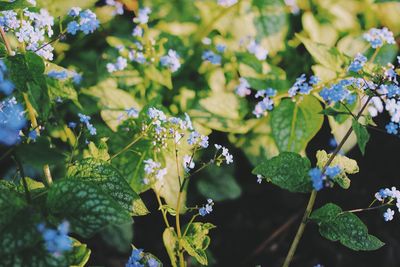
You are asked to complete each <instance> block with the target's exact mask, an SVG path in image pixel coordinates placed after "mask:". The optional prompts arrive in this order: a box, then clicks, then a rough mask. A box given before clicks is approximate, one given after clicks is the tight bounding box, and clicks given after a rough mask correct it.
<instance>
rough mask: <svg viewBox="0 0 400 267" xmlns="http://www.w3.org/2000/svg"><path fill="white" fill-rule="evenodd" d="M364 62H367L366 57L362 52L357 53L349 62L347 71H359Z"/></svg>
mask: <svg viewBox="0 0 400 267" xmlns="http://www.w3.org/2000/svg"><path fill="white" fill-rule="evenodd" d="M365 62H367V58H366V57H365V56H363V55H362V54H360V53H358V54H357V55H356V57H355V58H354V60H353V61H352V62H351V64H350V66H349V68H348V69H347V70H348V71H353V72H359V71H360V70H361V69H362V67H363V66H364V64H365Z"/></svg>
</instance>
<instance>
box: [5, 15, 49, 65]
mask: <svg viewBox="0 0 400 267" xmlns="http://www.w3.org/2000/svg"><path fill="white" fill-rule="evenodd" d="M53 25H54V18H53V17H52V16H51V15H50V14H49V12H48V11H47V10H46V9H40V10H39V11H38V12H32V11H29V10H28V9H27V8H26V9H24V10H23V13H22V18H19V16H18V14H17V13H16V12H15V11H13V10H7V11H2V12H0V26H1V27H3V28H4V29H5V31H8V32H13V33H14V34H15V36H16V38H17V40H18V42H19V43H24V44H25V47H26V50H28V51H34V52H35V53H36V54H38V55H39V56H42V57H44V58H45V59H48V60H52V59H53V50H54V48H53V46H51V45H50V44H46V37H49V38H50V37H52V36H53V29H52V27H53Z"/></svg>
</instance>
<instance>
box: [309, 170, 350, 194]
mask: <svg viewBox="0 0 400 267" xmlns="http://www.w3.org/2000/svg"><path fill="white" fill-rule="evenodd" d="M341 172H342V170H341V169H340V167H339V166H338V165H335V166H329V167H327V168H326V170H325V172H324V173H323V172H322V171H321V169H319V168H313V169H311V170H310V171H309V172H308V174H309V176H310V177H311V181H312V185H313V187H314V189H315V190H317V191H319V190H321V189H322V188H323V187H324V186H325V187H329V186H331V185H332V183H331V181H330V180H329V179H334V178H335V177H336V176H338V175H339V174H340V173H341ZM328 178H329V179H328Z"/></svg>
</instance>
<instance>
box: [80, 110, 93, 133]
mask: <svg viewBox="0 0 400 267" xmlns="http://www.w3.org/2000/svg"><path fill="white" fill-rule="evenodd" d="M78 116H79V120H80V122H82V123H84V124H85V125H86V128H87V129H88V130H89V133H90V135H96V133H97V131H96V128H95V127H94V126H93V124H91V123H90V119H91V118H90V116H87V115H84V114H82V113H79V114H78Z"/></svg>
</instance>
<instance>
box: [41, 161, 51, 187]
mask: <svg viewBox="0 0 400 267" xmlns="http://www.w3.org/2000/svg"><path fill="white" fill-rule="evenodd" d="M43 172H44V177H45V181H46V185H47V186H48V187H50V185H51V184H52V183H53V178H52V177H51V172H50V166H49V164H45V165H44V166H43Z"/></svg>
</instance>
